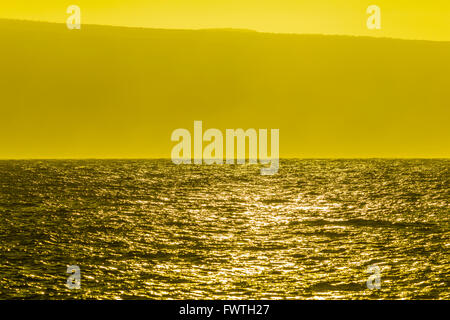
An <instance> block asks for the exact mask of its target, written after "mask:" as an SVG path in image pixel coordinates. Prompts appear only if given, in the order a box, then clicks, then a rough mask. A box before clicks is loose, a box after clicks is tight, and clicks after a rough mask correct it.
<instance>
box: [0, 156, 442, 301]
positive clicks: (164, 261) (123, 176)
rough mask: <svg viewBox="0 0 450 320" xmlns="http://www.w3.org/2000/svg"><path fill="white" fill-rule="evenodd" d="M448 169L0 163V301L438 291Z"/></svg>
mask: <svg viewBox="0 0 450 320" xmlns="http://www.w3.org/2000/svg"><path fill="white" fill-rule="evenodd" d="M449 166H450V160H377V159H368V160H294V159H292V160H288V159H284V160H281V163H280V170H279V173H278V174H276V175H273V176H262V175H261V174H260V171H259V170H260V166H259V165H213V166H208V165H179V166H177V165H174V164H172V163H171V161H170V160H21V161H19V160H17V161H13V160H5V161H0V239H1V241H0V298H1V299H86V298H88V299H90V298H95V299H449V298H450V290H449V276H450V258H449V247H450V225H449V201H448V200H449V195H450V193H449V191H450V183H449V182H450V181H449V180H450V176H449ZM70 265H77V266H79V268H80V270H81V288H80V289H69V288H67V287H66V282H67V278H68V276H69V274H67V273H66V271H67V267H68V266H70ZM371 266H377V267H378V268H379V270H380V273H379V279H380V289H369V288H368V287H367V280H368V279H369V277H370V276H371V273H370V272H369V271H368V268H370V267H371Z"/></svg>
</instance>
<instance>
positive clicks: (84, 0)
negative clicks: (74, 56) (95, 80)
mask: <svg viewBox="0 0 450 320" xmlns="http://www.w3.org/2000/svg"><path fill="white" fill-rule="evenodd" d="M72 4H76V5H79V6H80V7H81V9H82V19H83V20H82V22H83V23H86V24H107V25H119V26H138V27H157V28H183V29H185V28H189V29H197V28H245V29H253V30H257V31H266V32H277V33H278V32H281V33H324V34H346V35H366V36H382V37H393V38H406V39H425V40H438V41H450V1H449V0H428V1H423V0H370V1H368V0H309V1H305V0H40V1H30V0H14V1H2V2H1V4H0V17H1V18H10V19H25V20H41V21H51V22H64V21H65V20H66V18H67V14H66V8H67V7H68V6H69V5H72ZM369 5H378V6H379V7H380V8H381V14H382V29H381V30H368V29H367V28H366V20H367V17H368V15H367V13H366V9H367V7H368V6H369Z"/></svg>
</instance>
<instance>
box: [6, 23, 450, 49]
mask: <svg viewBox="0 0 450 320" xmlns="http://www.w3.org/2000/svg"><path fill="white" fill-rule="evenodd" d="M0 21H12V22H25V23H42V24H55V25H66V24H65V23H64V22H56V21H45V20H35V19H31V20H30V19H12V18H2V17H0ZM81 25H82V26H92V27H109V28H124V29H136V30H164V31H228V32H248V33H257V34H270V35H290V36H324V37H348V38H366V39H376V40H400V41H416V42H436V43H450V39H449V40H430V39H413V38H394V37H387V36H367V35H356V34H338V33H296V32H270V31H259V30H254V29H248V28H235V27H210V28H184V29H183V28H161V27H137V26H125V25H114V24H97V23H82V24H81ZM77 31H81V30H77Z"/></svg>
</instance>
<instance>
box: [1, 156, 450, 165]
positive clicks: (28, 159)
mask: <svg viewBox="0 0 450 320" xmlns="http://www.w3.org/2000/svg"><path fill="white" fill-rule="evenodd" d="M271 159H272V158H268V160H271ZM279 159H280V160H450V157H279ZM42 160H44V161H50V160H51V161H53V160H60V161H64V160H169V161H172V158H170V157H168V158H165V157H154V158H150V157H142V158H135V157H130V158H118V157H111V158H0V161H42ZM191 160H195V159H194V158H192V159H191ZM202 160H216V159H215V158H206V159H205V158H203V159H202ZM224 160H225V159H224ZM233 160H238V159H237V158H234V159H233ZM248 160H249V159H248V158H246V159H245V161H248ZM258 160H259V159H258ZM192 164H194V163H192ZM223 164H226V163H225V162H224V163H223ZM258 164H259V163H258Z"/></svg>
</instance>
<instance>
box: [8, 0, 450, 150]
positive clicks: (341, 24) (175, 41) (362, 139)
mask: <svg viewBox="0 0 450 320" xmlns="http://www.w3.org/2000/svg"><path fill="white" fill-rule="evenodd" d="M72 4H77V5H79V6H80V7H81V10H82V24H83V23H84V24H102V25H119V26H139V27H153V28H155V27H158V28H179V29H198V28H244V29H254V30H258V31H269V32H276V33H278V32H280V33H286V32H288V33H325V34H345V35H368V36H376V37H393V38H406V39H426V40H438V41H441V42H430V41H403V40H395V39H394V40H393V39H374V38H361V37H359V38H357V37H332V36H305V35H283V34H264V33H256V32H240V31H233V32H231V31H229V30H213V31H211V30H210V31H174V30H171V31H167V30H155V29H144V30H139V29H129V28H112V27H98V26H89V27H88V26H84V27H82V28H81V30H76V31H75V30H68V28H66V26H65V25H56V24H46V23H26V22H17V21H12V20H2V19H0V39H2V41H1V46H2V48H1V49H2V50H0V70H1V72H2V76H0V146H1V147H0V158H3V159H5V158H6V159H12V158H152V157H154V158H168V157H170V152H171V149H172V147H173V146H174V145H175V143H173V142H171V141H170V136H171V133H172V131H173V130H175V129H177V128H187V129H188V130H192V125H193V122H194V121H195V120H202V121H203V122H204V127H205V128H218V129H220V130H222V132H225V131H224V130H226V129H236V128H243V129H248V128H261V129H280V155H281V157H300V158H328V157H331V158H366V157H386V158H433V157H434V158H448V157H450V130H449V126H448V123H449V119H450V108H449V106H450V97H449V95H448V88H449V74H450V42H447V40H448V41H450V29H449V28H450V23H449V17H450V15H449V13H450V1H449V0H430V1H423V2H422V1H412V0H410V1H406V0H389V1H386V0H380V1H379V0H374V2H372V1H371V2H369V1H362V0H358V1H356V0H346V1H344V0H342V1H336V0H314V1H301V0H296V1H294V0H276V1H275V0H270V1H269V0H258V1H257V0H227V1H218V0H191V1H182V0H158V1H143V0H127V1H122V0H116V1H105V0H77V1H75V0H69V1H56V0H42V1H39V2H38V1H33V2H30V1H28V0H27V1H25V0H15V1H9V2H7V1H2V2H1V4H0V18H8V19H21V20H39V21H53V22H61V23H62V22H65V20H66V19H67V17H68V14H67V13H66V8H67V7H68V6H69V5H72ZM371 4H376V5H378V6H379V7H380V8H381V16H382V23H381V24H382V29H381V30H376V31H372V30H368V29H367V28H366V20H367V17H368V15H367V14H366V8H367V7H368V5H371ZM443 40H446V42H442V41H443Z"/></svg>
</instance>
